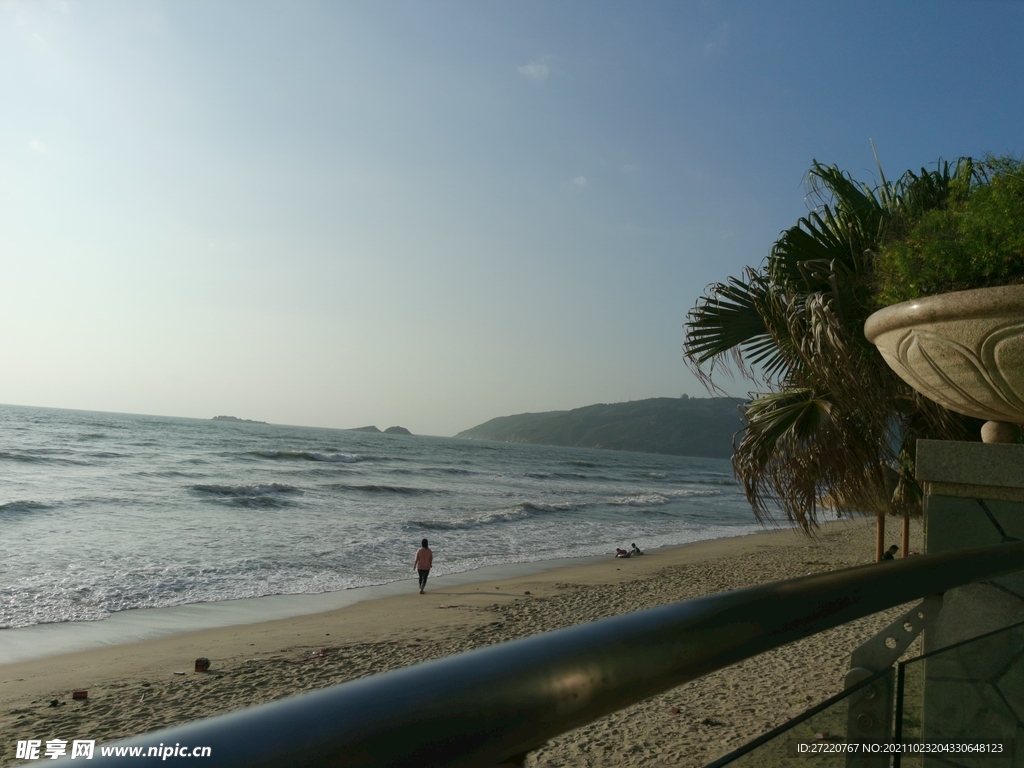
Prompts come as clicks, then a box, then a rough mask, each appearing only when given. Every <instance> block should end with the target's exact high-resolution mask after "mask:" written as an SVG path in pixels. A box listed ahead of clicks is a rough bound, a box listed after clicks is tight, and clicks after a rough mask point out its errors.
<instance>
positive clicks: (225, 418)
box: [210, 416, 267, 424]
mask: <svg viewBox="0 0 1024 768" xmlns="http://www.w3.org/2000/svg"><path fill="white" fill-rule="evenodd" d="M210 421H237V422H241V423H242V424H266V423H267V422H265V421H256V419H240V418H238V417H237V416H214V417H213V418H212V419H210Z"/></svg>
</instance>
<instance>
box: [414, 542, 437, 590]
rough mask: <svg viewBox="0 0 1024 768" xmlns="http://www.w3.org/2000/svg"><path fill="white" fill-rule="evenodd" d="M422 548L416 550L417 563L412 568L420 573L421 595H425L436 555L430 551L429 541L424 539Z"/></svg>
mask: <svg viewBox="0 0 1024 768" xmlns="http://www.w3.org/2000/svg"><path fill="white" fill-rule="evenodd" d="M421 543H422V546H421V547H420V548H419V549H418V550H416V561H415V562H414V563H413V564H412V567H413V568H415V569H416V570H417V571H419V574H420V594H421V595H422V594H423V589H424V587H426V586H427V576H429V575H430V566H431V565H433V564H434V553H433V552H431V551H430V547H428V546H427V540H426V539H424V540H423V541H422V542H421Z"/></svg>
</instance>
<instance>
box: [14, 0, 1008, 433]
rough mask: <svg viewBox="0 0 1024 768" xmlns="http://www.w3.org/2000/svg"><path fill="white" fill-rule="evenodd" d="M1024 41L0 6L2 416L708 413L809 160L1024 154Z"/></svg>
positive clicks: (877, 8)
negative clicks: (740, 295) (748, 273)
mask: <svg viewBox="0 0 1024 768" xmlns="http://www.w3.org/2000/svg"><path fill="white" fill-rule="evenodd" d="M1022 39H1024V4H1022V3H1019V2H985V1H982V0H978V1H976V2H937V1H936V2H927V3H926V2H915V3H909V2H908V3H896V4H894V3H890V2H886V3H882V2H878V3H873V2H849V3H842V4H840V3H822V2H773V3H752V2H730V3H713V2H706V3H687V2H671V3H669V2H646V3H645V2H640V3H635V2H617V3H601V2H593V1H588V2H558V3H555V2H525V1H522V0H517V1H516V2H503V3H499V2H486V3H484V2H432V1H430V0H424V1H423V2H386V1H384V2H330V3H328V2H324V3H314V2H272V3H271V2H200V1H199V0H191V1H188V0H181V1H178V2H146V1H145V0H133V1H132V2H128V0H124V1H123V2H101V1H99V0H90V2H59V3H58V2H46V1H45V0H40V1H39V2H7V1H6V0H0V104H2V105H3V107H2V108H0V291H2V296H3V301H2V303H0V359H2V360H3V375H2V376H0V402H3V403H17V404H23V405H39V406H52V407H63V408H82V409H93V410H109V411H124V412H138V413H153V414H166V415H177V416H196V417H202V418H206V417H210V416H214V415H217V414H222V413H226V414H233V415H237V416H240V417H244V418H255V419H261V420H266V421H271V422H278V423H290V424H309V425H315V426H332V427H355V426H362V425H365V424H376V425H377V426H379V427H380V428H384V427H387V426H391V425H394V424H400V425H402V426H406V427H408V428H409V429H411V430H412V431H413V432H417V433H424V434H442V435H444V434H453V433H454V432H456V431H459V430H461V429H465V428H468V427H470V426H473V425H475V424H477V423H479V422H481V421H484V420H486V419H489V418H492V417H494V416H500V415H506V414H510V413H520V412H524V411H543V410H554V409H566V408H574V407H578V406H582V405H588V404H591V403H595V402H618V401H622V400H629V399H634V400H635V399H640V398H645V397H655V396H678V395H680V394H682V393H688V394H690V395H703V394H704V392H703V390H702V389H701V387H700V385H699V384H698V383H697V382H696V381H695V380H694V378H693V377H692V376H691V375H690V374H689V373H688V372H687V370H686V368H685V366H684V365H683V363H682V353H681V346H682V341H683V331H682V324H683V322H684V321H685V317H686V312H687V310H688V309H689V308H690V307H692V306H693V304H694V302H695V301H696V299H697V298H698V296H699V295H700V294H701V292H702V291H703V289H704V287H705V286H706V285H707V284H708V283H711V282H713V281H716V280H723V279H725V278H726V277H728V276H729V275H734V274H738V273H739V272H740V270H742V268H743V267H744V266H745V265H756V264H758V263H760V262H761V260H762V259H763V258H764V256H765V255H766V254H767V252H768V249H769V248H770V246H771V243H772V241H773V240H774V239H775V237H776V236H777V235H778V233H779V232H780V231H781V230H782V229H784V228H786V227H788V226H790V225H792V224H793V223H794V222H795V221H796V219H797V218H798V217H799V216H800V215H802V214H803V213H804V212H805V211H806V205H807V204H806V201H805V189H804V185H803V180H804V174H805V173H806V170H807V168H808V166H809V165H810V163H811V161H812V160H813V159H817V160H820V161H822V162H826V163H837V164H838V165H840V166H841V167H843V168H846V169H848V170H851V171H853V172H855V173H857V174H859V175H861V176H863V177H864V178H869V177H870V176H871V175H872V174H873V173H874V158H873V156H872V152H871V146H870V144H869V139H870V140H873V141H874V144H875V147H876V148H877V150H878V153H879V156H880V159H881V161H882V163H883V166H884V168H885V169H886V172H887V173H888V174H889V175H893V176H895V175H898V173H900V172H901V171H903V170H905V169H906V168H908V167H914V168H920V167H921V166H924V165H928V164H932V163H934V162H935V161H936V160H937V159H938V158H939V157H944V158H955V157H957V156H960V155H980V154H982V153H985V152H996V153H1005V152H1012V153H1016V154H1021V153H1024V133H1022V127H1024V57H1022V56H1021V55H1020V54H1021V43H1020V41H1021V40H1022ZM745 389H746V385H745V384H743V383H737V384H736V385H735V386H733V387H732V390H733V391H734V392H735V393H736V394H742V393H743V392H745Z"/></svg>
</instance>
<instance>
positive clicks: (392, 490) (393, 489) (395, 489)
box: [330, 483, 449, 496]
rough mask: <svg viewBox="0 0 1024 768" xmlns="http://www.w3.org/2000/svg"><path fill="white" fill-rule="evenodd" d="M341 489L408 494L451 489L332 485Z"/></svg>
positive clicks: (444, 491) (414, 494)
mask: <svg viewBox="0 0 1024 768" xmlns="http://www.w3.org/2000/svg"><path fill="white" fill-rule="evenodd" d="M330 487H331V488H335V489H337V490H339V491H360V492H362V493H399V494H403V495H407V496H422V495H428V494H435V493H438V494H443V493H449V491H446V490H442V489H436V488H412V487H409V486H405V485H375V484H370V485H346V484H344V483H337V484H335V485H332V486H330Z"/></svg>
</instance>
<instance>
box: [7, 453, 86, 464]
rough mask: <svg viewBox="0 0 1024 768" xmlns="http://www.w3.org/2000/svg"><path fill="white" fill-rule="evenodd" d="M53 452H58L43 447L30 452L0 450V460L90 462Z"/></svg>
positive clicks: (29, 462)
mask: <svg viewBox="0 0 1024 768" xmlns="http://www.w3.org/2000/svg"><path fill="white" fill-rule="evenodd" d="M54 453H58V452H57V451H49V450H43V449H41V450H38V451H35V452H32V453H22V452H21V451H0V461H18V462H24V463H26V464H72V465H75V466H88V465H89V464H91V463H92V462H89V461H81V460H79V459H74V458H67V457H66V456H54V455H52V454H54ZM59 453H64V454H66V453H69V452H67V451H60V452H59Z"/></svg>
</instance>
